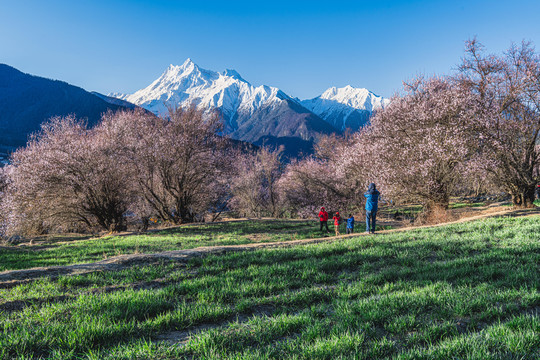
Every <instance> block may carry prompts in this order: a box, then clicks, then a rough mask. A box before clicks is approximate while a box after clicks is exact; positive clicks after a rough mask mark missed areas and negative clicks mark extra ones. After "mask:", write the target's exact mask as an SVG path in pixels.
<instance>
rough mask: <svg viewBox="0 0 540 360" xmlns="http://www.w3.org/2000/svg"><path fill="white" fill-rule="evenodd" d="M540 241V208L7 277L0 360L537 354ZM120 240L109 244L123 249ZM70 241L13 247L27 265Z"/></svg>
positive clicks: (249, 237)
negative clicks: (33, 255) (34, 359)
mask: <svg viewBox="0 0 540 360" xmlns="http://www.w3.org/2000/svg"><path fill="white" fill-rule="evenodd" d="M306 225H307V223H306V224H300V223H298V222H289V223H288V224H287V223H286V222H283V223H273V222H268V221H266V222H264V221H263V222H260V221H251V222H237V223H235V224H229V227H223V224H221V225H220V224H205V225H196V226H185V227H180V228H178V229H176V230H172V231H165V232H162V233H156V234H148V235H146V238H145V237H140V236H139V237H133V240H132V243H133V244H134V245H135V244H138V245H137V251H138V252H140V251H145V249H148V248H147V247H146V246H147V245H146V244H148V243H149V241H152V242H154V243H155V244H158V242H159V243H161V244H165V243H167V244H169V245H170V246H174V244H175V243H176V244H177V246H178V247H182V244H184V243H185V242H188V243H192V242H193V241H195V242H196V241H197V239H200V240H199V241H216V240H217V241H219V240H220V239H221V240H225V241H237V240H236V239H237V238H238V234H240V235H241V237H242V238H243V239H244V240H240V241H265V240H264V239H265V236H270V237H273V236H275V234H282V235H283V236H284V239H294V238H295V237H296V236H298V235H300V236H305V235H308V234H309V231H310V230H308V228H307V227H306ZM227 234H230V235H231V236H232V237H230V238H229V239H228V240H227ZM164 236H165V237H166V238H167V241H163V239H164ZM539 236H540V217H538V216H528V217H523V218H519V217H517V218H516V217H499V218H491V219H485V220H481V221H474V222H466V223H459V224H453V225H447V226H441V227H434V228H424V229H418V230H410V231H402V232H395V233H389V234H384V235H377V236H372V235H370V236H356V237H348V238H345V237H344V238H342V239H340V240H339V241H332V242H324V243H319V244H311V245H302V246H293V247H290V246H284V247H277V248H271V247H269V245H270V244H264V243H260V245H261V246H264V248H260V249H253V250H252V251H241V249H239V248H238V249H237V250H236V251H232V252H225V251H226V250H225V249H224V248H222V249H221V250H219V251H216V252H213V253H211V252H209V251H207V252H206V253H205V252H204V251H203V250H204V249H209V248H199V249H194V250H185V251H181V252H174V251H172V252H168V253H162V254H161V255H160V256H147V257H145V256H144V255H143V254H135V255H132V256H124V257H117V258H111V259H110V260H107V259H106V260H104V261H103V262H102V264H103V267H102V268H101V269H100V270H99V271H95V270H94V271H92V270H91V268H89V267H85V266H79V267H77V266H73V267H71V270H73V274H71V275H68V274H69V273H65V272H64V273H63V272H62V271H61V269H62V268H51V272H48V273H46V272H43V269H41V270H40V269H36V270H35V271H36V272H35V274H33V275H32V276H27V277H26V278H25V280H16V279H17V278H16V277H14V276H13V275H10V274H11V273H10V272H7V273H6V272H3V273H0V294H1V296H0V299H1V300H0V357H2V358H10V357H25V356H26V357H29V356H38V357H39V356H41V357H43V358H52V357H54V356H56V357H57V358H58V357H61V358H64V359H71V358H75V357H87V358H99V359H132V358H144V359H173V358H218V357H219V358H221V359H238V358H242V359H276V358H299V359H330V358H351V359H352V358H355V359H374V358H377V359H390V358H392V359H428V358H429V359H448V358H453V357H457V358H471V359H472V358H474V359H514V358H520V359H535V358H538V356H540V318H539V314H540V293H539V292H538V288H539V286H540V282H539V281H540V276H539V274H540V269H539V268H538V264H539V263H540V245H539V244H540V237H539ZM137 239H138V240H137ZM256 239H259V240H256ZM87 241H94V240H82V241H81V242H80V245H84V244H85V243H86V242H87ZM122 242H124V243H125V242H129V237H122V238H104V239H102V243H103V244H104V245H107V246H109V247H110V250H111V251H115V250H114V247H115V244H116V245H118V246H120V247H116V251H120V252H121V251H122V247H121V245H120V244H121V243H122ZM68 244H69V242H68V243H59V244H58V245H54V244H53V245H52V246H48V247H45V248H41V249H38V248H36V249H35V250H30V249H28V250H24V249H20V250H8V249H6V248H0V254H1V255H2V256H6V255H8V254H9V257H10V258H12V257H16V256H17V254H19V255H18V256H19V257H20V259H21V260H22V259H23V258H27V254H29V253H28V251H38V252H40V251H41V252H48V251H51V250H52V249H54V248H55V247H64V249H65V250H68V249H69V245H68ZM74 245H75V244H74ZM95 251H96V249H95V248H92V247H90V248H89V249H88V255H90V254H92V253H95ZM158 255H159V254H158ZM51 260H52V261H55V260H54V259H52V258H51ZM40 271H42V272H41V275H43V274H47V275H48V276H50V277H46V278H44V279H40Z"/></svg>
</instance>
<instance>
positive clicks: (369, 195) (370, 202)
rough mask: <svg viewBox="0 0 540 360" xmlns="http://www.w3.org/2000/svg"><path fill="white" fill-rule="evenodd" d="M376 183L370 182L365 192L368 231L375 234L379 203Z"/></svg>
mask: <svg viewBox="0 0 540 360" xmlns="http://www.w3.org/2000/svg"><path fill="white" fill-rule="evenodd" d="M380 194H381V193H380V192H379V191H378V190H377V188H376V187H375V184H374V183H371V184H369V188H368V191H366V192H365V193H364V196H365V197H366V233H372V234H375V222H376V221H375V219H376V217H377V210H378V204H379V195H380Z"/></svg>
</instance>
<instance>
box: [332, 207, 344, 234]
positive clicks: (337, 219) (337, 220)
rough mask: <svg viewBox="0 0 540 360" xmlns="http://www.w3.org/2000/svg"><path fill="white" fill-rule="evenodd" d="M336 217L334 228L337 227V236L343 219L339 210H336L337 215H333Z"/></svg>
mask: <svg viewBox="0 0 540 360" xmlns="http://www.w3.org/2000/svg"><path fill="white" fill-rule="evenodd" d="M333 219H334V229H336V236H338V235H339V225H341V222H342V221H343V219H342V218H341V215H339V211H338V212H336V215H334V217H333Z"/></svg>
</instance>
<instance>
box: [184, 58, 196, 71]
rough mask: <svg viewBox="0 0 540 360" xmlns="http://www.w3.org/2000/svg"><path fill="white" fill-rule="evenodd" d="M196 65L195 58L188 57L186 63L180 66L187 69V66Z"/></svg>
mask: <svg viewBox="0 0 540 360" xmlns="http://www.w3.org/2000/svg"><path fill="white" fill-rule="evenodd" d="M195 66H197V64H195V63H194V62H193V60H191V58H187V59H186V61H184V63H183V64H182V65H181V66H180V67H181V68H183V69H187V68H190V67H195Z"/></svg>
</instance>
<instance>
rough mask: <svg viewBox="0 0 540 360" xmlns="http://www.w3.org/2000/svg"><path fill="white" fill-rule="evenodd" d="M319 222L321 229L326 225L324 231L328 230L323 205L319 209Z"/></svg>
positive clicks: (326, 215) (326, 214)
mask: <svg viewBox="0 0 540 360" xmlns="http://www.w3.org/2000/svg"><path fill="white" fill-rule="evenodd" d="M319 223H320V224H321V231H322V228H323V226H326V232H327V233H328V232H330V230H329V229H328V213H327V212H326V210H325V209H324V206H323V207H321V211H319Z"/></svg>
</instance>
